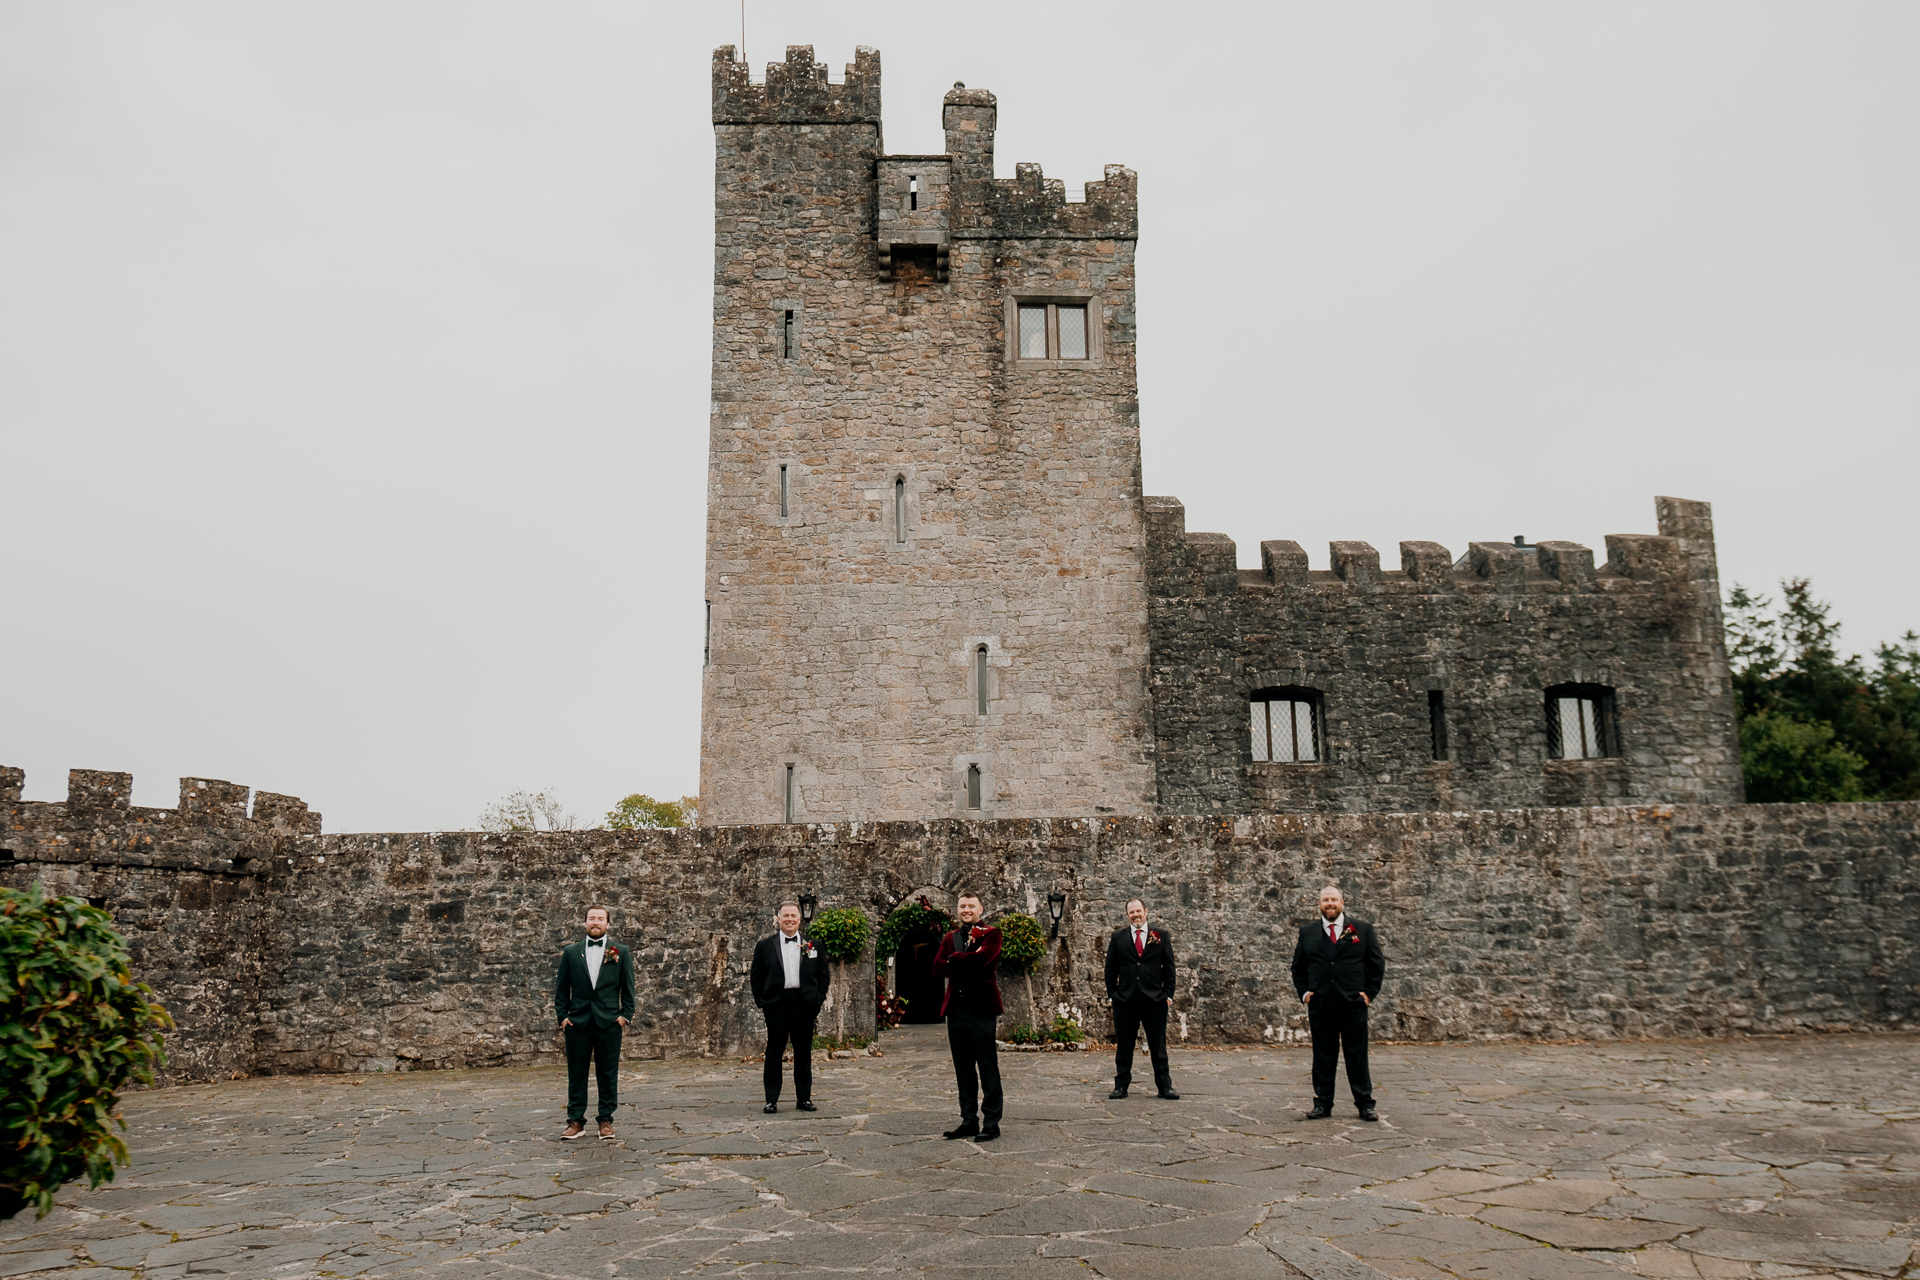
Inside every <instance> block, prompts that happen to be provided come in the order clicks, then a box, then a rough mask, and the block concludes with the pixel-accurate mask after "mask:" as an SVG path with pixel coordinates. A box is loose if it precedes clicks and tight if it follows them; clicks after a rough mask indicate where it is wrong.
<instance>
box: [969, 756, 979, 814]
mask: <svg viewBox="0 0 1920 1280" xmlns="http://www.w3.org/2000/svg"><path fill="white" fill-rule="evenodd" d="M979 807H980V766H979V765H977V764H970V765H968V766H967V808H969V809H978V808H979Z"/></svg>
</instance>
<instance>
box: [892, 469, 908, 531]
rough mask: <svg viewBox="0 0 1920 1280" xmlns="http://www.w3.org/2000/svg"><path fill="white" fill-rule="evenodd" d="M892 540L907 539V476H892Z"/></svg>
mask: <svg viewBox="0 0 1920 1280" xmlns="http://www.w3.org/2000/svg"><path fill="white" fill-rule="evenodd" d="M893 540H894V541H895V542H905V541H906V540H907V478H906V477H905V476H895V477H894V478H893Z"/></svg>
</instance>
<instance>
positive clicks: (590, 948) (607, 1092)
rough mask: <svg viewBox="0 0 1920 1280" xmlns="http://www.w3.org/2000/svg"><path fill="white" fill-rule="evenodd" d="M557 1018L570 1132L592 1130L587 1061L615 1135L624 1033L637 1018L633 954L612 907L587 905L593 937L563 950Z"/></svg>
mask: <svg viewBox="0 0 1920 1280" xmlns="http://www.w3.org/2000/svg"><path fill="white" fill-rule="evenodd" d="M553 1016H554V1017H555V1018H556V1019H558V1020H559V1022H560V1026H561V1028H562V1029H563V1030H564V1031H565V1033H566V1038H567V1130H566V1132H565V1133H563V1134H561V1135H560V1136H561V1137H563V1138H583V1137H585V1136H586V1133H587V1063H588V1061H589V1060H591V1061H592V1062H593V1064H594V1075H595V1078H596V1082H597V1084H598V1088H599V1092H600V1112H599V1115H600V1136H601V1137H603V1138H607V1139H611V1138H612V1137H613V1109H614V1108H615V1107H617V1106H619V1105H620V1036H621V1033H622V1032H623V1031H625V1030H626V1026H627V1023H629V1022H631V1021H633V957H632V956H629V955H628V954H627V953H626V952H624V951H622V950H621V948H620V945H619V944H618V943H617V942H615V941H614V940H613V939H612V938H611V937H609V936H608V935H607V909H606V908H605V907H589V908H587V936H586V937H585V938H583V939H581V940H580V941H579V942H575V943H570V944H569V945H568V946H567V947H566V948H565V949H563V950H562V951H561V952H560V971H559V972H558V973H557V974H555V975H554V979H553Z"/></svg>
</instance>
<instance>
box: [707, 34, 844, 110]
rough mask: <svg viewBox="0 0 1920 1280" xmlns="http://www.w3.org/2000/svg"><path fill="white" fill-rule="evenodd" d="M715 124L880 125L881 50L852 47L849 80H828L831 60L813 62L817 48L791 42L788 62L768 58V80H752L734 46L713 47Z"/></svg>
mask: <svg viewBox="0 0 1920 1280" xmlns="http://www.w3.org/2000/svg"><path fill="white" fill-rule="evenodd" d="M713 122H714V123H715V124H871V125H875V126H878V125H879V123H880V51H879V50H878V49H869V48H867V47H866V46H864V45H862V46H861V47H859V48H857V49H855V50H854V51H853V61H852V62H850V63H848V64H847V67H846V78H845V79H844V80H843V81H842V82H841V83H839V84H834V83H833V82H831V81H830V80H828V79H827V64H826V63H824V62H815V61H814V60H813V46H812V45H810V44H794V45H788V46H787V58H786V61H785V62H769V63H768V64H767V78H766V80H765V81H763V82H762V83H760V84H754V83H753V80H752V77H751V75H750V74H749V72H748V69H747V64H746V63H744V62H740V61H737V60H736V59H735V57H734V47H733V46H732V45H730V44H725V45H721V46H720V47H719V48H718V49H715V50H714V51H713Z"/></svg>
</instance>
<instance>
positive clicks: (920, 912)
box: [876, 888, 953, 1024]
mask: <svg viewBox="0 0 1920 1280" xmlns="http://www.w3.org/2000/svg"><path fill="white" fill-rule="evenodd" d="M952 927H953V907H952V903H951V901H950V900H949V899H948V895H947V893H946V891H945V890H943V889H938V888H928V889H920V890H917V891H915V892H913V893H909V894H907V895H906V896H905V897H904V898H902V899H901V900H900V902H899V905H897V906H896V907H894V909H893V910H892V911H890V912H888V913H887V918H886V920H885V921H883V922H882V923H881V926H880V942H879V945H878V946H877V947H876V952H877V954H878V955H879V957H880V959H882V960H883V961H884V960H885V959H886V958H887V957H886V952H885V949H884V948H885V947H887V946H888V945H893V946H896V947H897V949H896V950H895V951H894V952H893V965H892V967H891V978H890V981H889V984H888V985H890V986H891V987H892V989H893V994H894V995H895V996H898V997H901V998H903V999H904V1000H905V1001H906V1002H907V1008H906V1016H905V1017H904V1018H902V1019H901V1021H903V1022H905V1023H908V1024H913V1023H929V1022H938V1021H940V988H941V983H940V981H939V979H937V978H935V977H934V976H933V957H934V954H935V953H936V952H938V951H939V949H940V938H941V936H942V935H943V934H944V933H945V932H946V931H947V930H949V929H951V928H952Z"/></svg>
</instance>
